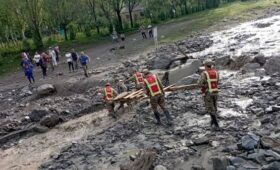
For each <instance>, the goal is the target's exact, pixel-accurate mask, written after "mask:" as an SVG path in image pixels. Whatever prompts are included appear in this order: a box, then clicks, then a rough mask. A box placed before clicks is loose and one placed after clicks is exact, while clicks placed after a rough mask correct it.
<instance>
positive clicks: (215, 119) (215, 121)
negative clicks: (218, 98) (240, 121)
mask: <svg viewBox="0 0 280 170" xmlns="http://www.w3.org/2000/svg"><path fill="white" fill-rule="evenodd" d="M212 116H213V124H214V125H215V130H218V131H219V130H221V129H220V126H219V123H218V120H217V116H216V115H212Z"/></svg>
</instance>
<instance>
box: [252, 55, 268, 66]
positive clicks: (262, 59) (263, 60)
mask: <svg viewBox="0 0 280 170" xmlns="http://www.w3.org/2000/svg"><path fill="white" fill-rule="evenodd" d="M252 62H253V63H259V64H260V65H261V66H263V65H264V64H265V63H266V58H265V56H264V55H263V54H258V55H257V56H256V57H255V58H254V59H253V61H252Z"/></svg>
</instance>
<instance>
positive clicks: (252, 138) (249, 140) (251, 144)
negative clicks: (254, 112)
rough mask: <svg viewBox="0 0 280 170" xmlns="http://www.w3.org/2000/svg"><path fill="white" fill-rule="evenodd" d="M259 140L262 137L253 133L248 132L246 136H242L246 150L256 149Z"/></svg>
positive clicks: (243, 146)
mask: <svg viewBox="0 0 280 170" xmlns="http://www.w3.org/2000/svg"><path fill="white" fill-rule="evenodd" d="M259 142H260V138H259V137H258V136H256V135H255V134H253V133H248V134H247V135H246V136H243V137H242V138H241V144H242V148H243V149H245V150H252V149H254V148H255V147H256V146H257V145H258V143H259Z"/></svg>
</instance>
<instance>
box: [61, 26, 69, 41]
mask: <svg viewBox="0 0 280 170" xmlns="http://www.w3.org/2000/svg"><path fill="white" fill-rule="evenodd" d="M62 29H63V31H64V39H65V41H68V36H67V26H66V25H65V24H63V25H62Z"/></svg>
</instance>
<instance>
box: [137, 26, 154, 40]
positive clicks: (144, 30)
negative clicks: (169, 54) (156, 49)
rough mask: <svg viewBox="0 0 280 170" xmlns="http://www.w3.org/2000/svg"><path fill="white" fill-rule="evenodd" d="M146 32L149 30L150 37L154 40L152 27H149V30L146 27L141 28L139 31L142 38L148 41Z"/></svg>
mask: <svg viewBox="0 0 280 170" xmlns="http://www.w3.org/2000/svg"><path fill="white" fill-rule="evenodd" d="M146 30H148V34H149V37H150V38H153V37H154V34H153V27H152V25H148V27H147V29H146V28H145V26H144V25H142V26H140V28H139V31H140V32H141V35H142V38H143V39H147V35H146Z"/></svg>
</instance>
